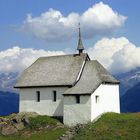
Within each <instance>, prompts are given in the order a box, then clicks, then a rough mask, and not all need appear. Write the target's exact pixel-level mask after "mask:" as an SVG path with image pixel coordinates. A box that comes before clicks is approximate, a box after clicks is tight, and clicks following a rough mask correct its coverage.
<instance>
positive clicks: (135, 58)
mask: <svg viewBox="0 0 140 140" xmlns="http://www.w3.org/2000/svg"><path fill="white" fill-rule="evenodd" d="M87 52H88V53H89V55H90V57H91V58H92V59H97V60H99V61H100V62H101V63H102V64H103V65H104V66H105V67H106V68H107V69H108V70H109V71H111V72H112V73H122V72H127V71H130V70H132V69H135V68H137V67H140V47H136V46H135V45H134V44H133V43H131V42H130V41H129V40H128V39H127V38H125V37H120V38H111V39H109V38H103V39H101V40H99V41H98V42H97V43H96V44H95V45H94V46H93V47H90V48H89V49H88V50H87Z"/></svg>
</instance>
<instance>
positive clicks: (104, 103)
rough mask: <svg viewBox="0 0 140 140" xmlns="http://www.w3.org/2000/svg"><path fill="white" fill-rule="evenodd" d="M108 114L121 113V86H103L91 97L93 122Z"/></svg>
mask: <svg viewBox="0 0 140 140" xmlns="http://www.w3.org/2000/svg"><path fill="white" fill-rule="evenodd" d="M96 96H99V102H98V103H96V99H95V98H96ZM106 112H116V113H120V98H119V85H113V84H112V85H111V84H110V85H109V84H102V85H100V86H99V87H98V88H97V89H96V91H95V92H94V93H93V94H92V95H91V121H92V120H94V119H96V118H97V117H98V116H100V115H101V114H103V113H106Z"/></svg>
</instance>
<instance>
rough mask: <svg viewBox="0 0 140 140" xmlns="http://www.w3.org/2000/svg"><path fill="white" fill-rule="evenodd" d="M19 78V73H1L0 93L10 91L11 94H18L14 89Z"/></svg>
mask: <svg viewBox="0 0 140 140" xmlns="http://www.w3.org/2000/svg"><path fill="white" fill-rule="evenodd" d="M18 77H19V73H17V72H16V73H13V72H10V73H0V91H9V92H17V91H16V89H14V88H13V86H14V85H15V83H16V81H17V79H18Z"/></svg>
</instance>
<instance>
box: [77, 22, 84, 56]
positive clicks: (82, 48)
mask: <svg viewBox="0 0 140 140" xmlns="http://www.w3.org/2000/svg"><path fill="white" fill-rule="evenodd" d="M78 25H79V40H78V46H77V50H78V51H79V54H81V53H83V50H84V46H83V43H82V38H81V30H80V23H79V24H78Z"/></svg>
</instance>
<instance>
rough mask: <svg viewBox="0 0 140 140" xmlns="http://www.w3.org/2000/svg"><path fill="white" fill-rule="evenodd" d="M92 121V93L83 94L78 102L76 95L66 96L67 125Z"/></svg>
mask: <svg viewBox="0 0 140 140" xmlns="http://www.w3.org/2000/svg"><path fill="white" fill-rule="evenodd" d="M90 121H91V98H90V95H85V96H83V95H81V96H80V103H79V104H78V103H76V98H75V96H72V95H71V96H64V117H63V122H64V124H65V125H68V126H74V125H76V124H78V123H80V124H85V123H87V122H90Z"/></svg>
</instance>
